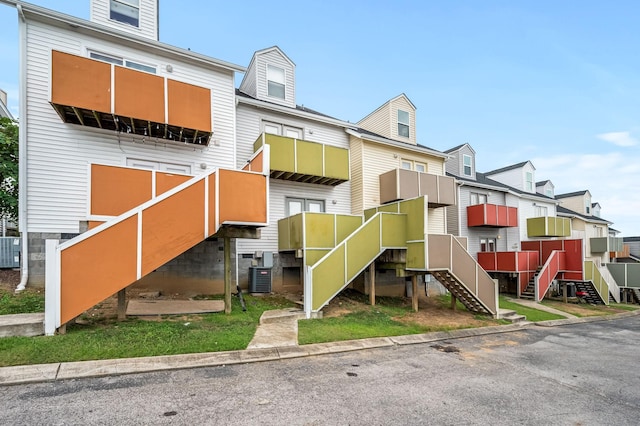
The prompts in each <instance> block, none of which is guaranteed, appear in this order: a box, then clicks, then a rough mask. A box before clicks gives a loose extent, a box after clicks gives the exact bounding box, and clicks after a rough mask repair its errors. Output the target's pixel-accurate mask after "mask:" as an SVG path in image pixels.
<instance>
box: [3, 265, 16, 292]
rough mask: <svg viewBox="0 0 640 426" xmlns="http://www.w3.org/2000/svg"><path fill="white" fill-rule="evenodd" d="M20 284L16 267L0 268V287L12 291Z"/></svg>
mask: <svg viewBox="0 0 640 426" xmlns="http://www.w3.org/2000/svg"><path fill="white" fill-rule="evenodd" d="M18 284H20V271H19V270H17V269H0V289H2V290H6V291H14V290H15V289H16V287H17V286H18Z"/></svg>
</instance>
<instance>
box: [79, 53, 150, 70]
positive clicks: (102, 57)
mask: <svg viewBox="0 0 640 426" xmlns="http://www.w3.org/2000/svg"><path fill="white" fill-rule="evenodd" d="M89 57H90V58H91V59H95V60H97V61H102V62H107V63H109V64H114V65H120V66H121V67H127V68H131V69H134V70H138V71H144V72H148V73H151V74H155V73H156V67H154V66H150V65H144V64H141V63H140V62H135V61H130V60H129V59H124V58H121V57H118V56H114V55H107V54H105V53H98V52H93V51H89Z"/></svg>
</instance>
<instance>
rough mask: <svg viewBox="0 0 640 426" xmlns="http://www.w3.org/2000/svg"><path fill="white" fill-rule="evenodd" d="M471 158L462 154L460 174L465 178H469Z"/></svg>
mask: <svg viewBox="0 0 640 426" xmlns="http://www.w3.org/2000/svg"><path fill="white" fill-rule="evenodd" d="M471 173H472V170H471V156H470V155H467V154H462V174H463V175H465V176H471Z"/></svg>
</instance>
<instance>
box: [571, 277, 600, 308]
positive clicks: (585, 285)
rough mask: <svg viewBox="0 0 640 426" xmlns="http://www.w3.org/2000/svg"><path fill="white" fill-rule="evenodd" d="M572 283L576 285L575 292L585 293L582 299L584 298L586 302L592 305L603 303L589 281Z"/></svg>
mask: <svg viewBox="0 0 640 426" xmlns="http://www.w3.org/2000/svg"><path fill="white" fill-rule="evenodd" d="M574 283H575V285H576V292H579V291H581V292H584V293H586V296H584V297H583V299H584V300H586V301H587V303H590V304H592V305H604V304H605V303H604V301H603V300H602V297H600V294H599V293H598V292H597V290H596V288H595V286H594V284H593V283H592V282H591V281H575V282H574Z"/></svg>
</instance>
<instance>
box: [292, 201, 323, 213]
mask: <svg viewBox="0 0 640 426" xmlns="http://www.w3.org/2000/svg"><path fill="white" fill-rule="evenodd" d="M286 206H287V211H286V215H287V216H293V215H294V214H298V213H302V212H313V213H324V200H312V199H308V198H292V197H287V198H286Z"/></svg>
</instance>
